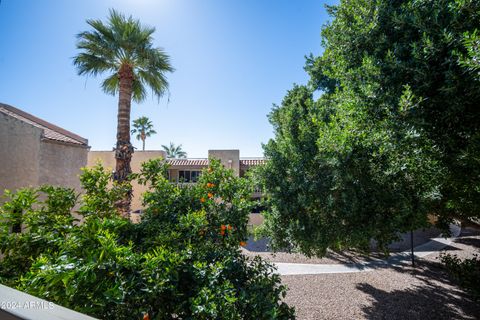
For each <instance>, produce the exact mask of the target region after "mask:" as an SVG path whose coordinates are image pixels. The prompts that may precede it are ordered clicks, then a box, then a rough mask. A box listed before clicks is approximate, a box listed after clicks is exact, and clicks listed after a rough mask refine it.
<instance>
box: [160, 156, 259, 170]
mask: <svg viewBox="0 0 480 320" xmlns="http://www.w3.org/2000/svg"><path fill="white" fill-rule="evenodd" d="M265 161H266V160H265V159H264V158H245V159H240V167H242V168H245V167H252V166H260V165H262V164H264V163H265ZM167 162H168V163H169V164H170V165H171V166H179V167H181V166H185V167H190V166H191V167H193V166H197V167H206V166H208V159H206V158H201V159H188V158H187V159H167Z"/></svg>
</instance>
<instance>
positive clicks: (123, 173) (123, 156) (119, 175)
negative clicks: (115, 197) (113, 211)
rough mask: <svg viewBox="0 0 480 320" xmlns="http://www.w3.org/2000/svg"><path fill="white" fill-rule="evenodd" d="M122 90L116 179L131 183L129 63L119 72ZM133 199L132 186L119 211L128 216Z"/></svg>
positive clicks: (118, 121)
mask: <svg viewBox="0 0 480 320" xmlns="http://www.w3.org/2000/svg"><path fill="white" fill-rule="evenodd" d="M118 77H119V80H120V90H119V99H118V115H117V146H116V148H115V160H116V168H115V174H114V180H115V181H117V182H118V183H129V182H128V176H129V175H130V174H131V173H132V169H131V167H130V162H131V160H132V154H133V146H132V144H131V143H130V107H131V101H132V87H133V70H132V67H131V66H130V65H128V64H123V65H122V66H121V67H120V70H119V72H118ZM131 200H132V190H131V186H130V188H129V191H128V192H127V194H126V195H125V196H124V198H123V199H122V200H120V201H118V202H117V204H116V206H117V209H118V210H119V213H120V214H121V215H122V216H123V217H125V218H128V217H129V215H130V203H131Z"/></svg>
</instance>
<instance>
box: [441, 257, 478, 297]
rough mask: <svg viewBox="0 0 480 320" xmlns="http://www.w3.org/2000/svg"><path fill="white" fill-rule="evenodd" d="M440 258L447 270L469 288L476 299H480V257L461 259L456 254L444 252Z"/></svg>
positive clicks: (463, 285)
mask: <svg viewBox="0 0 480 320" xmlns="http://www.w3.org/2000/svg"><path fill="white" fill-rule="evenodd" d="M440 260H441V261H442V263H443V264H445V267H446V268H447V271H448V272H449V273H450V274H451V275H452V276H453V277H454V278H455V279H456V280H457V281H458V282H459V283H460V285H461V286H462V287H464V288H465V289H467V290H468V291H469V292H470V293H471V294H472V295H473V297H474V298H475V299H476V300H480V257H478V255H474V257H473V258H471V259H465V260H460V259H459V258H458V257H457V256H456V255H451V254H443V255H441V256H440Z"/></svg>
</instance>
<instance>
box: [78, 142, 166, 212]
mask: <svg viewBox="0 0 480 320" xmlns="http://www.w3.org/2000/svg"><path fill="white" fill-rule="evenodd" d="M160 157H161V158H165V157H166V154H165V151H161V150H154V151H135V152H134V154H133V157H132V162H131V163H130V166H131V167H132V172H135V173H136V172H140V168H141V165H142V163H143V162H145V161H147V160H150V159H156V158H160ZM97 161H100V162H101V163H102V164H103V166H104V167H106V168H108V169H109V170H114V169H115V154H114V152H113V151H90V152H89V153H88V164H87V166H89V167H92V166H94V165H95V164H96V163H97ZM132 188H133V198H132V203H131V209H132V211H135V210H139V209H142V208H143V207H142V198H141V195H142V194H143V193H144V192H145V191H147V190H146V187H145V186H142V185H139V184H138V183H135V182H133V183H132Z"/></svg>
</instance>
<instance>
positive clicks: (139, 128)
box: [130, 117, 157, 151]
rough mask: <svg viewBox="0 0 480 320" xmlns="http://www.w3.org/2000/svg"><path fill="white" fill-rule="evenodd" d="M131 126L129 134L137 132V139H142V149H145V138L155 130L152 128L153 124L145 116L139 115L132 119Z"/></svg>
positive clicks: (154, 132)
mask: <svg viewBox="0 0 480 320" xmlns="http://www.w3.org/2000/svg"><path fill="white" fill-rule="evenodd" d="M133 128H134V129H132V131H130V132H131V134H135V133H136V134H137V136H136V138H137V140H142V150H143V151H145V139H146V138H147V137H150V136H151V135H152V134H156V133H157V132H156V131H155V130H153V124H152V121H150V119H148V118H147V117H140V118H138V119H137V120H133Z"/></svg>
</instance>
